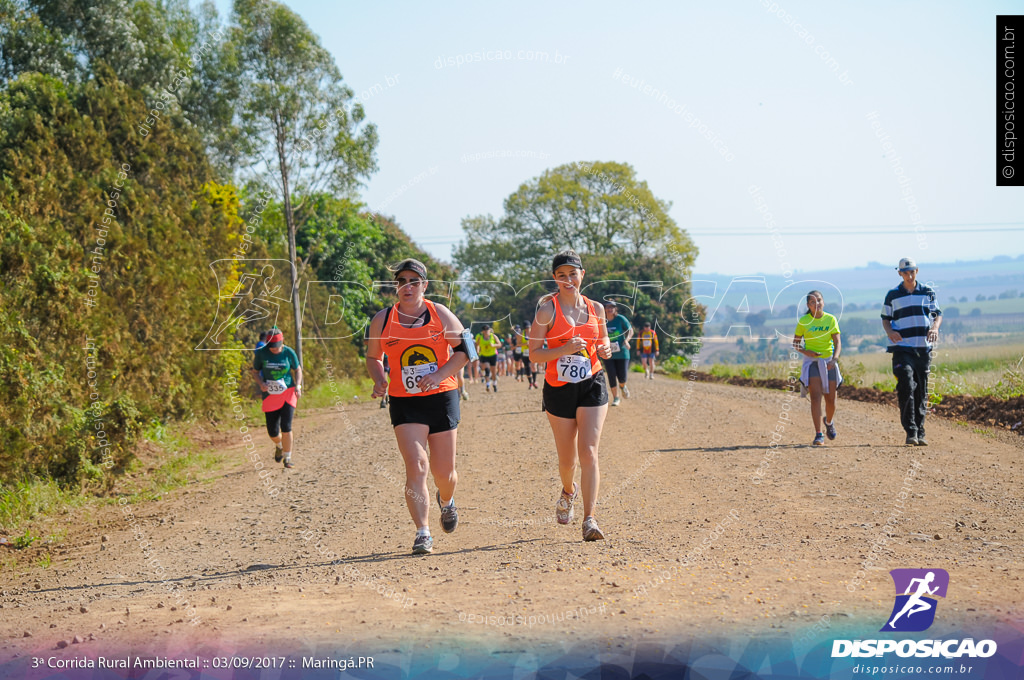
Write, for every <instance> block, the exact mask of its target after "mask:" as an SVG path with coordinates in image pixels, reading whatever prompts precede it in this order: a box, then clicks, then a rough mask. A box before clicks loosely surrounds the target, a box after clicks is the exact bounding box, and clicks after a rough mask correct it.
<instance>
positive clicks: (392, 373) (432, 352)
mask: <svg viewBox="0 0 1024 680" xmlns="http://www.w3.org/2000/svg"><path fill="white" fill-rule="evenodd" d="M424 302H425V303H426V305H427V310H428V311H429V312H430V321H429V322H428V323H426V324H424V325H422V326H420V327H418V328H406V327H405V326H403V325H402V324H400V323H398V305H397V304H396V305H395V306H394V307H392V308H391V313H390V314H388V320H387V323H385V324H384V330H383V332H382V333H381V340H380V341H381V347H382V348H383V349H384V353H385V354H387V355H388V369H389V374H388V394H389V395H391V396H392V397H416V396H421V395H423V394H424V393H423V392H420V391H419V390H418V389H417V387H416V378H417V377H418V376H422V375H428V374H430V373H436V372H437V371H438V370H440V369H441V368H442V367H443V366H444V365H445V364H446V363H448V360H449V359H451V357H452V353H453V352H452V346H451V345H449V344H448V341H447V340H445V338H444V324H442V323H441V317H440V316H438V314H437V307H435V306H434V303H433V302H431V301H430V300H424ZM458 387H459V379H458V378H457V377H456V376H454V375H452V376H449V377H447V378H445V379H444V381H442V382H441V384H440V385H439V386H438V387H437V389H435V390H431V391H430V392H428V393H427V394H440V393H441V392H448V391H449V390H454V389H458Z"/></svg>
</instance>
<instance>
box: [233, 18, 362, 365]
mask: <svg viewBox="0 0 1024 680" xmlns="http://www.w3.org/2000/svg"><path fill="white" fill-rule="evenodd" d="M230 50H231V55H232V57H231V59H232V60H233V62H234V63H236V64H237V74H238V78H239V81H240V82H241V83H242V86H241V88H240V92H239V98H238V101H237V111H238V123H239V126H240V129H241V130H242V131H243V134H244V140H245V144H244V146H243V148H242V150H241V153H242V156H243V157H244V158H247V159H248V160H249V161H250V166H249V171H250V172H251V173H253V176H254V177H255V178H258V180H259V181H267V180H268V179H269V180H271V181H272V182H273V184H274V185H275V186H276V188H277V190H278V191H279V195H280V196H281V203H282V211H283V215H284V222H285V227H286V229H287V239H288V254H289V260H290V261H291V262H292V264H293V269H292V273H291V282H292V288H291V299H292V305H293V311H294V323H295V343H296V347H295V349H296V351H297V352H298V354H299V358H300V360H301V358H302V317H301V313H300V310H299V296H298V288H299V280H300V278H301V277H302V275H303V273H304V272H305V269H306V267H307V266H308V265H309V263H310V260H311V258H312V257H314V255H315V253H316V252H317V250H318V248H319V247H320V244H319V243H318V242H309V243H308V244H307V248H306V253H305V256H304V257H303V256H301V255H300V254H299V252H298V247H297V243H296V234H297V233H298V232H299V231H301V230H302V229H304V228H305V227H306V226H307V224H308V222H309V220H310V219H312V218H313V216H314V215H315V205H314V204H313V202H311V199H313V198H314V197H316V196H318V195H320V194H321V193H323V192H330V193H331V194H333V195H335V196H337V197H351V196H352V195H353V192H354V190H355V189H356V187H358V186H359V184H360V182H361V180H362V179H363V178H365V177H368V176H369V175H370V174H371V173H372V172H373V171H375V170H376V156H375V149H376V147H377V130H376V128H375V127H374V126H373V125H372V124H369V123H366V124H364V120H365V113H364V111H363V109H362V106H360V105H359V104H353V97H354V94H353V92H352V90H351V89H349V88H348V87H347V86H346V85H344V83H343V82H342V77H341V74H340V73H339V71H338V68H337V66H336V65H335V63H334V60H333V58H332V57H331V55H330V53H329V52H328V51H327V50H326V49H324V47H323V46H322V45H321V44H320V40H319V38H318V37H317V36H316V35H315V34H314V33H313V32H312V31H311V30H310V29H309V27H308V26H307V25H306V23H305V22H304V21H303V20H302V19H301V18H300V17H299V16H298V15H296V14H295V13H294V12H292V11H291V10H290V9H288V8H287V7H285V6H284V5H282V4H279V3H277V2H273V0H235V3H234V7H233V10H232V26H231V29H230Z"/></svg>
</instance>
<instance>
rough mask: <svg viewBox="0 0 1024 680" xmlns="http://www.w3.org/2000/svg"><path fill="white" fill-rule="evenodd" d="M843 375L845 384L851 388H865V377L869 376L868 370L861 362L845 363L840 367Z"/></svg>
mask: <svg viewBox="0 0 1024 680" xmlns="http://www.w3.org/2000/svg"><path fill="white" fill-rule="evenodd" d="M840 370H841V371H842V374H843V382H845V383H846V384H847V385H849V386H850V387H864V377H865V376H866V375H867V368H865V367H864V364H863V363H861V362H860V361H852V362H850V363H843V365H842V366H840Z"/></svg>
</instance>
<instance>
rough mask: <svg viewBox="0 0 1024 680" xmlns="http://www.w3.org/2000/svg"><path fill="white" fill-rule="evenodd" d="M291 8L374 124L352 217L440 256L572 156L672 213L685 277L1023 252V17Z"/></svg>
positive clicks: (950, 12)
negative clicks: (683, 243) (999, 67)
mask: <svg viewBox="0 0 1024 680" xmlns="http://www.w3.org/2000/svg"><path fill="white" fill-rule="evenodd" d="M287 4H288V5H289V6H290V7H291V8H292V9H293V10H294V11H296V12H297V13H298V14H299V15H300V16H302V17H303V18H304V19H305V20H306V21H307V23H308V24H309V25H310V26H311V27H313V29H314V30H315V31H316V32H318V33H319V35H320V37H321V39H322V41H323V44H324V45H325V46H326V47H327V49H329V50H330V51H331V53H332V54H333V55H334V57H335V59H336V61H337V64H338V66H339V68H340V70H341V72H342V74H343V75H344V77H345V80H346V81H347V82H348V83H349V85H350V86H351V87H352V88H353V89H354V90H355V91H356V93H357V95H361V98H362V99H363V101H364V106H365V108H366V110H367V114H368V117H369V119H370V120H372V121H373V122H374V123H376V124H377V126H378V128H379V132H380V139H381V142H380V146H379V165H380V171H379V172H378V173H377V174H376V175H374V176H373V178H372V179H371V180H370V181H369V182H368V184H367V186H366V188H365V190H364V192H363V196H364V200H365V202H366V203H367V205H368V206H370V207H371V208H383V211H384V212H387V213H391V214H394V215H395V216H396V218H397V219H398V221H399V222H400V223H401V224H402V226H403V228H404V229H405V230H406V231H407V232H408V233H409V234H411V235H412V237H413V238H414V239H415V240H417V241H418V242H419V243H420V244H421V245H423V246H424V247H425V248H426V249H427V250H429V251H431V252H432V253H433V254H435V255H437V256H439V257H442V258H444V259H448V258H449V257H450V253H451V248H452V246H453V245H454V243H455V242H456V241H458V240H459V238H460V236H461V229H460V226H459V225H460V220H461V219H462V218H463V217H466V216H469V215H476V214H481V213H491V214H494V215H499V214H500V213H501V210H502V201H503V200H504V198H505V197H506V196H508V195H509V194H510V193H512V192H513V191H514V190H515V189H516V188H517V187H518V186H519V185H520V184H521V183H522V182H524V181H527V180H529V179H530V178H532V177H535V176H537V175H539V174H540V173H541V172H543V171H544V170H545V169H547V168H551V167H555V166H557V165H560V164H563V163H571V162H574V161H582V160H604V161H621V162H627V163H630V164H631V165H632V166H633V167H634V168H635V169H636V171H637V174H638V176H639V177H640V178H641V179H643V180H646V181H647V182H648V184H649V185H650V187H651V189H652V191H653V192H654V194H655V195H656V196H658V197H660V198H663V199H666V200H669V201H671V202H672V203H673V207H672V209H671V211H670V214H671V215H672V217H673V218H674V219H675V220H676V222H677V223H678V224H679V225H680V226H681V227H682V228H684V229H686V230H687V231H689V232H690V233H691V234H692V235H693V239H694V241H695V242H696V243H697V245H698V247H699V249H700V255H699V257H698V259H697V267H696V269H697V271H703V272H721V273H728V274H753V273H758V272H763V273H772V274H774V273H781V272H782V270H783V269H784V267H785V265H787V264H788V265H790V266H791V267H792V268H793V269H794V270H796V271H800V270H805V271H806V270H820V269H824V268H834V267H853V266H861V265H864V264H865V263H867V262H868V261H872V260H874V261H882V262H886V263H888V262H890V261H891V262H892V263H893V265H895V263H896V261H897V260H898V259H899V258H900V257H901V256H904V255H909V256H911V257H915V258H916V259H917V260H918V261H919V262H920V263H921V265H922V267H923V266H924V265H925V264H926V263H927V262H928V261H933V262H937V261H952V260H956V259H981V258H988V257H992V256H994V255H1000V254H1010V255H1017V254H1021V253H1024V208H1022V206H1024V189H1021V188H1015V187H1004V188H999V187H996V186H995V163H994V160H995V115H994V112H995V108H994V107H995V67H994V63H995V32H996V31H995V17H996V15H997V14H1013V13H1015V12H1019V10H1020V9H1021V5H1020V4H1019V3H1016V4H1015V3H1012V2H970V3H968V2H962V3H952V2H944V3H925V2H903V3H899V4H898V5H893V4H891V3H881V2H868V3H858V4H856V5H840V4H837V3H810V2H790V1H788V0H783V1H781V2H776V3H771V2H768V3H764V2H762V1H761V0H748V1H745V2H733V3H728V4H726V3H714V4H712V3H710V2H708V3H685V4H684V3H672V2H657V3H643V4H640V5H637V6H630V7H625V6H623V5H622V4H621V3H611V2H587V3H583V2H566V3H557V4H555V3H540V2H518V3H508V4H504V5H502V6H497V5H493V4H488V5H483V4H475V3H474V4H471V3H465V2H451V3H412V2H402V3H391V2H381V3H317V2H307V1H292V2H288V3H287ZM765 4H769V5H770V6H771V5H774V9H772V8H771V7H766V6H765ZM218 7H219V8H220V10H221V12H222V15H224V16H226V15H227V10H228V9H229V7H230V5H229V3H227V2H224V0H220V2H218ZM797 24H799V26H797ZM498 51H500V52H501V55H502V56H503V57H504V56H511V59H505V58H502V59H498V58H497V57H498ZM475 53H479V54H480V61H474V62H471V63H464V64H461V65H455V64H453V65H448V64H447V63H446V62H447V61H448V58H449V57H450V58H451V60H452V61H457V60H459V58H460V57H461V58H462V59H466V58H467V56H466V55H473V54H475ZM531 53H532V55H531ZM540 53H547V57H546V61H545V58H544V57H543V56H541V55H540ZM531 56H532V59H531ZM829 60H832V61H829ZM439 65H440V66H441V68H438V66H439ZM617 69H621V71H617ZM616 73H618V74H619V77H618V78H616V77H615V74H616ZM844 80H845V81H846V82H844ZM641 81H642V83H643V84H641ZM630 83H636V85H637V86H636V87H633V86H631V84H630ZM645 85H650V86H651V87H652V88H655V89H658V90H659V91H662V92H667V97H662V98H661V99H660V100H659V98H658V97H656V96H654V95H652V94H645V93H644V91H643V87H644V86H645ZM377 86H379V87H377ZM668 98H671V99H672V100H673V101H672V106H671V107H670V105H669V102H668V101H667V100H668ZM683 107H685V108H683ZM872 113H874V114H875V115H874V117H873V118H871V119H869V118H868V115H869V114H872ZM694 121H696V122H694ZM691 125H692V126H693V127H691ZM701 126H704V127H701ZM884 143H887V144H888V146H883V144H884ZM723 150H724V151H723ZM502 153H504V155H505V157H502ZM488 156H489V157H488ZM769 213H770V216H771V218H772V219H773V220H774V223H775V225H776V227H777V228H778V233H777V234H776V235H775V237H774V239H773V238H772V235H771V234H770V233H769V229H768V228H767V222H766V220H767V215H768V214H769ZM915 221H916V222H915ZM1014 222H1016V223H1017V224H1006V223H1014ZM914 224H917V225H919V229H918V231H917V233H916V234H915V231H914V226H913V225H914ZM944 225H952V226H944ZM993 230H1000V231H993ZM922 245H924V246H926V247H924V248H922V247H921V246H922Z"/></svg>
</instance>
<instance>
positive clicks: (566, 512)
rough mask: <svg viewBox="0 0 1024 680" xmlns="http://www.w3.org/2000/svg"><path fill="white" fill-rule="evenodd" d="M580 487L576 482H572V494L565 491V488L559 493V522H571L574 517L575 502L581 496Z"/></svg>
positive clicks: (556, 505) (557, 518) (557, 516)
mask: <svg viewBox="0 0 1024 680" xmlns="http://www.w3.org/2000/svg"><path fill="white" fill-rule="evenodd" d="M579 495H580V489H579V487H578V486H577V485H576V482H573V483H572V495H571V496H570V495H569V494H567V493H566V492H565V489H563V490H562V492H561V493H560V494H559V495H558V502H557V503H555V519H556V520H557V521H558V523H559V524H569V523H570V522H572V517H573V508H572V506H573V503H575V502H576V499H577V498H579Z"/></svg>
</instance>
